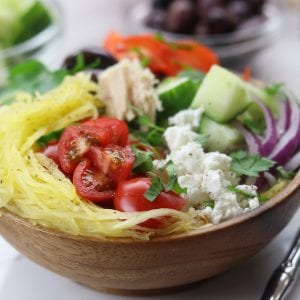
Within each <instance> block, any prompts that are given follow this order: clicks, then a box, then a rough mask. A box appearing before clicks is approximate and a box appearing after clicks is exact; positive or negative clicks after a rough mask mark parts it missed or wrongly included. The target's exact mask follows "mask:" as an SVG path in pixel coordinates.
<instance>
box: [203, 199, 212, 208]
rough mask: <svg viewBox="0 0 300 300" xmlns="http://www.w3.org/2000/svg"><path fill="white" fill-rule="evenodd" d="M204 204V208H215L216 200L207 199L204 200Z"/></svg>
mask: <svg viewBox="0 0 300 300" xmlns="http://www.w3.org/2000/svg"><path fill="white" fill-rule="evenodd" d="M202 206H203V208H206V207H210V208H214V207H215V201H214V200H206V201H204V202H202Z"/></svg>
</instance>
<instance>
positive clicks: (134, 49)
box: [130, 47, 151, 68]
mask: <svg viewBox="0 0 300 300" xmlns="http://www.w3.org/2000/svg"><path fill="white" fill-rule="evenodd" d="M130 50H131V51H132V52H134V53H136V54H137V55H138V58H139V60H140V62H141V64H142V66H143V67H144V68H145V67H147V66H149V64H150V63H151V60H150V58H149V57H147V56H146V55H145V54H144V53H143V51H142V50H141V48H139V47H132V48H131V49H130Z"/></svg>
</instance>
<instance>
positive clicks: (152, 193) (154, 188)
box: [144, 177, 164, 202]
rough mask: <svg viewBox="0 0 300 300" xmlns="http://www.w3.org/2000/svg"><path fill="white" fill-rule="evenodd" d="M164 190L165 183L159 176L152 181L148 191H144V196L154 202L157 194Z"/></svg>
mask: <svg viewBox="0 0 300 300" xmlns="http://www.w3.org/2000/svg"><path fill="white" fill-rule="evenodd" d="M163 190H164V184H163V182H162V180H161V179H160V178H159V177H154V178H153V179H152V181H151V185H150V187H149V189H148V190H147V192H146V193H144V197H145V198H146V199H147V200H148V201H150V202H153V201H155V199H156V198H157V196H158V195H159V194H160V193H161V192H162V191H163Z"/></svg>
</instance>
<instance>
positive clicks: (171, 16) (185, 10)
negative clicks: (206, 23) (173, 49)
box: [166, 0, 196, 33]
mask: <svg viewBox="0 0 300 300" xmlns="http://www.w3.org/2000/svg"><path fill="white" fill-rule="evenodd" d="M195 22H196V12H195V8H194V4H193V3H192V1H190V0H175V1H174V2H172V3H171V5H170V6H169V8H168V10H167V16H166V30H168V31H171V32H177V33H190V32H192V31H193V27H194V25H195Z"/></svg>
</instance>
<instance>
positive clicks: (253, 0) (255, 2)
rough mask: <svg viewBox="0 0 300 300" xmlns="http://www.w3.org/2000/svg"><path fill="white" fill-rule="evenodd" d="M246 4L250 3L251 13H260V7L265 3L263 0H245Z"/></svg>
mask: <svg viewBox="0 0 300 300" xmlns="http://www.w3.org/2000/svg"><path fill="white" fill-rule="evenodd" d="M247 2H248V4H249V5H250V7H251V9H252V13H253V15H255V14H261V13H262V9H263V7H264V5H265V3H266V1H265V0H249V1H247Z"/></svg>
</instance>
